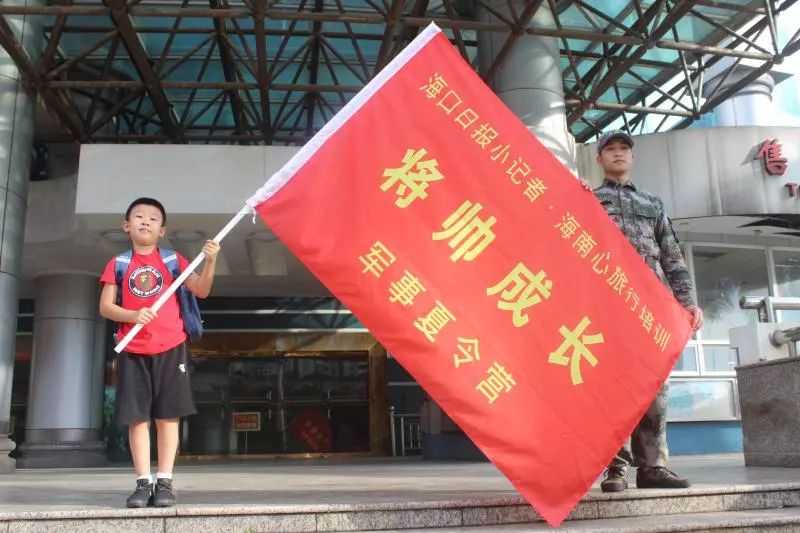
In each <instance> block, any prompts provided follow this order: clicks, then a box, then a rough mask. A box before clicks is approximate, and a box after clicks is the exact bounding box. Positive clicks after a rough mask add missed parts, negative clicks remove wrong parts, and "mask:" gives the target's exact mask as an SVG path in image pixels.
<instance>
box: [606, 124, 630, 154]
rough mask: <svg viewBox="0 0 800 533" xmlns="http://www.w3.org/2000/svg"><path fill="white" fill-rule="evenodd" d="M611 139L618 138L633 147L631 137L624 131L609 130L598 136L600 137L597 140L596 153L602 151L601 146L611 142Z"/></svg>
mask: <svg viewBox="0 0 800 533" xmlns="http://www.w3.org/2000/svg"><path fill="white" fill-rule="evenodd" d="M613 139H620V140H621V141H622V142H624V143H625V144H627V145H628V146H630V147H631V148H633V138H632V137H631V136H630V135H628V134H627V133H625V132H624V131H622V130H611V131H607V132H605V133H604V134H602V135H601V136H600V139H599V140H598V141H597V153H598V154H599V153H600V152H602V151H603V148H605V147H606V145H607V144H608V143H609V142H611V141H612V140H613Z"/></svg>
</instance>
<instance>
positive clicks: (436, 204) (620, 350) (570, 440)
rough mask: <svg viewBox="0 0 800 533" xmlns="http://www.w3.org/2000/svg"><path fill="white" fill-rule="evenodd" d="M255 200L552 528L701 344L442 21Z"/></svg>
mask: <svg viewBox="0 0 800 533" xmlns="http://www.w3.org/2000/svg"><path fill="white" fill-rule="evenodd" d="M248 203H249V204H250V205H252V206H254V207H255V208H256V210H257V211H258V213H259V214H260V216H261V217H262V218H263V219H264V221H265V222H266V223H267V225H268V226H269V227H270V228H271V229H272V230H273V231H274V232H275V234H276V235H277V236H278V237H280V239H281V240H282V241H283V242H284V243H285V244H286V245H287V246H288V247H289V248H290V249H291V250H292V252H294V254H296V255H297V257H298V258H299V259H300V260H301V261H303V263H305V265H306V266H307V267H308V268H309V269H310V270H311V271H312V272H313V273H314V274H315V275H316V276H317V277H318V278H319V279H320V280H321V281H322V282H323V283H324V284H325V285H326V286H327V287H328V288H329V289H330V291H331V292H332V293H333V294H334V295H336V297H337V298H339V300H341V301H342V302H343V303H344V304H345V305H346V306H347V307H348V308H349V309H350V310H351V311H352V312H353V313H354V314H355V315H356V316H357V317H358V318H359V320H360V321H361V322H362V323H363V324H364V325H365V326H366V327H367V328H369V330H370V331H371V332H372V333H373V334H374V335H375V337H376V338H377V339H378V340H379V341H380V342H381V343H382V344H383V345H384V346H385V347H386V348H387V349H388V350H389V352H390V353H391V354H392V355H393V356H394V357H396V358H397V360H398V361H399V362H400V363H401V364H402V365H403V366H404V367H405V368H406V369H407V370H408V371H409V372H410V373H411V375H413V376H414V378H415V379H416V380H417V381H418V382H419V383H420V385H422V387H423V388H424V389H425V390H426V391H427V392H428V394H430V395H431V396H432V397H433V398H434V399H435V401H436V402H437V403H438V404H439V405H440V406H441V407H442V408H443V409H444V410H445V412H447V414H448V415H449V416H450V417H451V418H452V419H453V420H454V421H455V422H456V423H457V424H458V425H459V426H460V427H461V428H462V429H463V430H464V432H465V433H466V434H467V435H468V436H469V437H470V438H471V439H472V440H473V442H475V444H476V445H477V446H478V447H479V448H480V449H481V450H482V451H483V452H484V453H485V454H486V455H487V456H488V457H489V459H491V460H492V461H493V462H494V464H495V465H496V466H497V467H498V468H499V469H500V470H501V471H502V472H503V473H504V474H505V475H506V477H508V479H509V480H510V481H511V482H512V483H513V484H514V486H515V487H516V488H517V490H519V492H520V493H521V494H522V495H523V496H524V497H525V498H526V499H527V500H528V501H529V502H530V503H531V504H532V505H533V506H534V507H535V508H536V509H537V511H539V513H540V514H541V515H542V516H543V517H544V519H545V520H547V521H548V522H549V523H550V524H551V525H558V524H560V523H561V521H562V520H563V519H564V518H565V517H566V515H567V514H568V513H569V512H570V510H571V509H572V508H573V507H574V506H575V505H576V504H577V502H578V501H579V500H580V498H581V497H582V496H583V495H584V494H585V493H586V491H587V490H588V489H589V487H590V486H591V484H592V482H593V481H594V480H595V479H597V477H598V476H599V475H600V473H601V472H602V470H603V469H604V468H605V467H606V465H607V464H608V462H609V461H610V459H611V458H612V457H613V456H614V454H615V452H617V450H618V449H619V448H620V446H621V445H622V443H623V442H624V441H625V439H626V438H627V436H628V435H629V434H630V432H631V431H632V430H633V428H634V427H635V425H636V423H637V422H638V421H639V420H640V418H641V416H642V415H643V413H644V412H645V411H646V410H647V407H648V406H649V405H650V403H651V402H652V400H653V398H654V397H655V395H656V392H657V391H658V389H659V388H660V387H661V385H662V384H663V382H664V380H665V379H666V378H667V376H668V374H669V371H670V369H671V368H672V366H673V365H674V363H675V361H676V360H677V358H678V357H679V355H680V352H681V351H682V349H683V347H684V345H685V343H686V340H687V339H688V337H689V329H690V328H689V318H688V314H687V313H686V311H684V310H683V309H682V308H681V307H680V306H679V305H678V303H677V302H676V301H675V299H674V298H673V296H672V294H671V293H670V292H669V291H668V290H667V289H666V288H665V287H664V286H663V285H662V284H661V283H660V282H659V280H658V279H657V277H656V276H655V275H654V274H653V273H652V272H651V271H650V270H649V269H648V268H647V266H646V265H645V263H644V261H643V260H642V259H641V258H640V257H639V256H638V255H637V253H636V252H635V251H634V249H633V248H632V247H631V246H630V245H629V244H628V242H627V241H626V240H625V238H624V236H623V235H622V234H621V233H620V232H619V231H618V229H617V228H616V226H615V225H614V224H613V222H612V221H611V220H610V219H609V218H608V216H607V215H606V213H605V212H604V211H603V209H602V208H601V206H600V205H599V203H598V202H597V200H596V199H595V197H594V195H593V194H592V193H590V192H588V191H586V190H584V189H583V188H582V187H581V186H580V185H579V183H578V181H577V180H576V179H575V178H574V176H573V175H572V174H571V173H570V172H569V171H568V170H567V169H566V168H564V167H563V166H562V165H561V164H560V163H559V162H558V161H557V160H556V159H555V158H554V157H553V156H552V155H551V154H550V153H549V152H548V151H547V150H546V149H545V148H544V147H543V146H542V145H541V144H540V143H539V142H538V141H537V140H536V139H535V138H534V137H533V136H532V135H531V133H530V132H529V131H528V130H527V129H526V128H525V126H524V125H523V124H522V123H521V122H520V121H519V120H518V119H517V118H516V117H515V116H514V115H513V114H512V113H511V112H510V111H509V110H508V109H507V108H506V107H505V106H504V105H503V104H502V103H501V102H500V100H499V99H498V98H497V96H496V95H495V94H494V93H492V91H491V90H490V89H489V88H488V87H486V85H484V83H483V82H482V81H481V80H480V79H479V78H478V76H477V75H476V74H475V73H474V72H473V70H472V69H471V68H470V67H469V66H468V65H467V64H466V63H465V62H464V61H463V60H462V59H461V57H460V56H459V55H458V53H457V52H456V50H455V49H454V48H453V46H452V45H451V44H450V43H449V42H448V40H447V38H446V37H445V36H444V35H443V34H442V33H441V31H440V30H439V29H438V28H436V27H435V26H433V25H431V26H430V27H428V28H427V29H426V30H425V31H424V32H422V33H421V34H420V35H419V37H418V38H417V39H415V40H414V41H413V42H412V43H411V44H410V45H409V46H408V47H407V48H406V49H405V50H404V51H403V52H402V53H401V54H400V55H399V56H398V57H397V58H395V60H394V61H393V62H392V63H391V64H390V65H388V66H387V67H386V68H385V69H384V70H383V71H382V72H381V73H380V74H378V76H376V78H375V79H374V80H372V81H371V82H370V83H369V84H368V85H367V86H366V87H365V88H364V89H363V90H362V91H361V92H360V93H359V94H358V95H356V96H355V97H354V99H353V100H352V101H351V102H349V103H348V105H347V106H345V108H344V109H342V111H341V112H340V113H338V114H337V115H336V116H335V117H334V118H333V119H332V120H331V121H330V122H329V123H328V124H326V126H325V127H324V128H323V129H322V130H321V131H320V132H319V134H317V135H316V136H315V137H314V138H313V139H312V140H311V141H310V142H309V143H308V144H307V145H306V146H304V147H303V148H302V149H301V150H300V152H299V153H298V154H297V155H296V156H295V157H294V158H293V159H292V160H291V161H290V162H289V163H288V164H287V165H286V167H284V168H283V169H282V170H281V171H279V172H278V173H277V174H276V175H275V176H273V177H272V178H271V179H270V180H269V181H268V182H267V183H266V184H265V185H264V187H262V189H261V190H259V191H258V193H256V195H254V196H253V197H252V198H251V199H250V200H249V201H248Z"/></svg>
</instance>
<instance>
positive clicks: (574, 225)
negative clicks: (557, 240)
mask: <svg viewBox="0 0 800 533" xmlns="http://www.w3.org/2000/svg"><path fill="white" fill-rule="evenodd" d="M555 227H556V228H557V229H559V230H561V236H562V237H563V238H565V239H569V238H570V237H572V236H573V235H575V232H576V231H578V228H580V227H581V225H580V224H579V223H578V221H577V220H575V217H574V216H572V215H570V214H569V212H567V214H566V215H564V216H563V217H561V222H559V223H558V224H556V226H555Z"/></svg>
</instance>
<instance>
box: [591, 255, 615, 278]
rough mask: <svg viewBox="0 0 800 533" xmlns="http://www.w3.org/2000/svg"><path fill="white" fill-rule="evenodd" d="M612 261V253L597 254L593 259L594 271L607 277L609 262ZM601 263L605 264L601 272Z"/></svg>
mask: <svg viewBox="0 0 800 533" xmlns="http://www.w3.org/2000/svg"><path fill="white" fill-rule="evenodd" d="M609 259H611V253H609V252H606V253H604V254H602V253H599V252H598V253H597V254H596V255H595V256H594V257H592V270H594V271H595V272H597V273H598V274H600V275H602V276H605V274H606V272H608V264H606V263H607V262H608V260H609ZM600 262H603V263H604V264H603V269H602V270H600Z"/></svg>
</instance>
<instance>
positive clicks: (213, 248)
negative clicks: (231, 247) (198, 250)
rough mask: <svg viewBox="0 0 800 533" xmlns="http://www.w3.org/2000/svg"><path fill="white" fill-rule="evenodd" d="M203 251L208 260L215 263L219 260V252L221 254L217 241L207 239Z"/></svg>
mask: <svg viewBox="0 0 800 533" xmlns="http://www.w3.org/2000/svg"><path fill="white" fill-rule="evenodd" d="M203 253H204V254H206V261H208V262H209V263H214V262H216V261H217V254H219V243H218V242H217V241H212V240H207V241H206V243H205V244H204V245H203Z"/></svg>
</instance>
